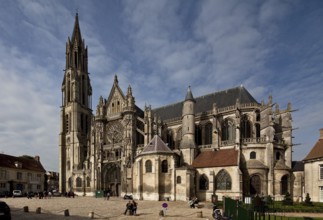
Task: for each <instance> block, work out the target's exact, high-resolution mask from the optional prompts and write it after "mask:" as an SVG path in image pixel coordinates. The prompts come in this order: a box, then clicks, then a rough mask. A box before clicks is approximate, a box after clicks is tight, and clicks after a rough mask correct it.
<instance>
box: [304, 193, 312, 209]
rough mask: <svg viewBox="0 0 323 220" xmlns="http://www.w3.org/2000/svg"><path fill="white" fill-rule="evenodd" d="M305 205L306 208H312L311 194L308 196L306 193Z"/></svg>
mask: <svg viewBox="0 0 323 220" xmlns="http://www.w3.org/2000/svg"><path fill="white" fill-rule="evenodd" d="M304 205H306V206H312V205H313V204H312V202H311V197H310V194H308V193H306V197H305V202H304Z"/></svg>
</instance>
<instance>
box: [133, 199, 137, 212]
mask: <svg viewBox="0 0 323 220" xmlns="http://www.w3.org/2000/svg"><path fill="white" fill-rule="evenodd" d="M137 206H138V204H137V203H136V202H135V200H132V214H133V215H136V214H137Z"/></svg>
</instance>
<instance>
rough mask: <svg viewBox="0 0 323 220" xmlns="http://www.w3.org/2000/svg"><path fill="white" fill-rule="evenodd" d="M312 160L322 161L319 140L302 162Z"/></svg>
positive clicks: (321, 148) (322, 154) (322, 143)
mask: <svg viewBox="0 0 323 220" xmlns="http://www.w3.org/2000/svg"><path fill="white" fill-rule="evenodd" d="M314 159H323V139H319V140H318V141H317V142H316V144H315V145H314V147H313V148H312V150H311V151H310V152H309V153H308V154H307V156H306V157H305V158H304V161H307V160H314Z"/></svg>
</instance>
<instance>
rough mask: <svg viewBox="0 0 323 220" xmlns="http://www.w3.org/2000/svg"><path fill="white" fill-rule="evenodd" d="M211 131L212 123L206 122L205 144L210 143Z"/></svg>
mask: <svg viewBox="0 0 323 220" xmlns="http://www.w3.org/2000/svg"><path fill="white" fill-rule="evenodd" d="M212 131H213V125H212V123H207V124H206V125H205V144H212Z"/></svg>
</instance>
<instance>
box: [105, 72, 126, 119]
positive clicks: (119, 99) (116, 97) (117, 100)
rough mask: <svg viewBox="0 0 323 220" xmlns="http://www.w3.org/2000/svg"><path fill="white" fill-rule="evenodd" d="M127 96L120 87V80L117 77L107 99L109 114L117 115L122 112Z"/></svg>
mask: <svg viewBox="0 0 323 220" xmlns="http://www.w3.org/2000/svg"><path fill="white" fill-rule="evenodd" d="M125 102H126V98H125V96H124V94H123V92H122V90H121V89H120V87H119V84H118V80H117V79H116V78H115V80H114V83H113V86H112V88H111V91H110V95H109V98H108V100H107V115H115V114H118V113H121V112H122V108H123V106H124V105H125Z"/></svg>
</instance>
